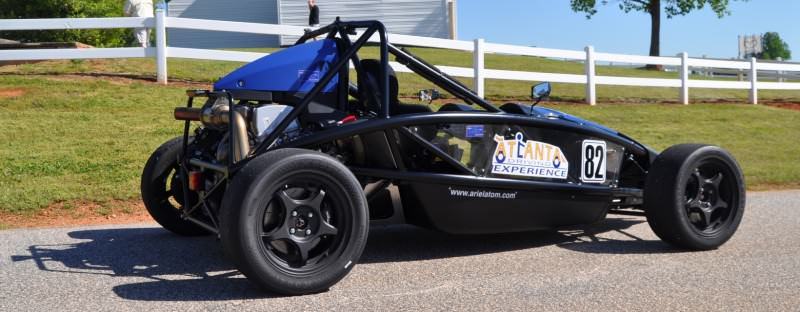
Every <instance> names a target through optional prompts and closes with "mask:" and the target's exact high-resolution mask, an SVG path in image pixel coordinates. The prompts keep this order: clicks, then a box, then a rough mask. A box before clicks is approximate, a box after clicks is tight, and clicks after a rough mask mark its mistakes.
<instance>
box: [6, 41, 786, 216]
mask: <svg viewBox="0 0 800 312" xmlns="http://www.w3.org/2000/svg"><path fill="white" fill-rule="evenodd" d="M414 52H415V53H417V54H419V55H421V56H423V57H426V58H428V59H429V60H431V62H432V63H435V64H446V65H457V66H469V65H470V64H471V56H469V54H468V53H454V54H453V56H452V57H449V56H448V57H444V56H442V55H440V53H436V52H437V51H435V50H432V49H414ZM367 53H374V51H367ZM506 58H507V59H506ZM240 65H241V64H240V63H233V62H212V61H195V60H170V63H169V66H170V77H171V78H175V79H179V80H184V81H192V82H200V83H209V82H212V81H213V80H214V79H216V78H217V77H219V76H221V75H224V74H225V73H227V72H229V71H230V70H232V69H234V68H236V67H238V66H240ZM582 66H583V65H582V64H578V63H569V62H559V61H552V60H544V59H540V58H513V59H512V58H510V57H508V56H497V55H490V56H489V57H488V58H487V67H490V68H500V69H514V70H537V71H550V72H556V71H558V72H580V71H581V70H582ZM604 71H608V72H604ZM153 72H154V64H153V61H152V60H141V59H122V60H96V61H95V60H93V61H88V60H87V61H82V62H69V61H63V62H42V63H38V64H27V65H21V66H6V67H0V94H2V91H3V90H12V89H14V90H19V89H21V90H22V91H23V92H24V94H23V95H21V96H16V97H1V96H0V121H2V124H3V126H2V127H0V211H3V212H19V213H23V212H32V211H35V210H37V209H39V208H41V207H44V206H47V205H48V204H51V203H53V202H58V201H69V200H89V201H97V202H106V201H109V200H114V199H123V200H124V199H130V198H136V197H138V196H139V186H138V183H139V175H140V173H141V169H142V167H143V165H144V162H145V161H146V159H147V157H148V156H149V154H150V153H151V152H152V151H153V150H154V149H155V148H156V147H157V146H158V145H160V144H161V143H162V142H163V141H165V140H167V139H169V138H171V137H174V136H177V135H179V134H180V132H181V124H180V123H179V122H176V121H174V120H173V119H172V109H173V108H174V107H175V106H181V105H184V102H185V97H184V92H183V91H184V89H187V88H189V87H196V86H195V85H191V86H187V85H186V84H173V85H170V86H158V85H155V84H153V83H151V82H147V81H141V80H136V79H134V80H132V81H131V80H124V81H123V80H120V79H114V78H113V77H112V78H109V77H108V76H107V75H112V76H113V75H121V76H132V77H144V78H152V77H153ZM598 72H600V73H601V74H605V73H608V74H614V75H626V76H635V75H643V76H654V77H662V76H669V75H674V73H659V72H650V71H644V70H636V69H620V68H601V69H599V70H598ZM65 74H70V75H65ZM98 74H100V75H101V76H100V77H88V76H91V75H98ZM400 79H401V86H402V87H401V88H402V92H403V93H404V94H405V95H407V96H410V95H413V94H414V93H415V92H416V90H418V89H422V88H429V87H431V86H430V85H429V84H427V83H425V82H424V81H422V80H421V79H419V78H417V77H413V76H411V75H403V76H401V77H400ZM467 82H468V81H467ZM529 85H530V84H528V83H522V82H507V81H488V82H487V95H488V96H489V97H490V98H502V99H508V98H517V99H524V98H525V96H526V94H527V93H528V91H529ZM703 92H707V93H703ZM737 92H738V91H737ZM598 93H599V94H600V102H601V104H600V105H598V106H596V107H589V106H586V105H578V104H546V103H545V104H543V105H546V106H550V107H554V108H556V109H560V110H564V111H566V112H569V113H573V114H576V115H578V116H581V117H585V118H587V119H590V120H593V121H597V122H600V123H602V124H606V125H608V126H610V127H612V128H616V129H618V130H620V131H622V132H624V133H626V134H628V135H631V136H632V137H634V138H636V139H638V140H640V141H642V142H643V143H645V144H648V145H650V146H652V147H654V148H656V149H658V150H661V149H663V148H665V147H667V146H669V145H672V144H676V143H683V142H704V143H711V144H717V145H720V146H722V147H725V148H727V149H729V150H730V151H731V152H732V153H733V155H734V156H736V157H737V159H738V160H739V161H740V162H741V164H742V167H743V168H744V171H745V177H746V180H747V182H748V187H750V188H751V189H753V188H755V189H763V188H771V187H797V186H800V165H798V164H797V162H798V160H800V158H798V155H800V144H798V142H800V112H798V111H790V110H784V109H778V108H773V107H768V106H761V105H758V106H754V105H738V104H724V105H723V104H693V105H689V106H683V105H665V104H647V105H643V104H632V103H644V102H647V103H657V102H664V101H674V100H675V99H676V98H677V90H670V89H657V88H633V87H599V88H598ZM693 94H694V95H693V99H694V100H695V101H696V102H701V101H705V100H708V101H712V100H717V99H720V98H739V99H745V98H746V92H744V91H743V92H742V94H738V93H735V92H733V93H732V92H729V91H719V90H696V91H693ZM553 95H554V96H556V97H557V98H559V99H567V100H570V99H576V100H580V99H582V97H583V88H582V86H580V85H562V84H557V85H555V89H554V93H553ZM762 96H764V97H770V96H774V98H776V99H777V98H782V99H798V98H800V94H798V93H797V92H795V93H791V92H786V93H775V94H770V93H768V92H762ZM603 102H606V103H608V102H617V104H613V105H608V104H606V105H604V104H603ZM618 102H630V103H625V104H619V103H618Z"/></svg>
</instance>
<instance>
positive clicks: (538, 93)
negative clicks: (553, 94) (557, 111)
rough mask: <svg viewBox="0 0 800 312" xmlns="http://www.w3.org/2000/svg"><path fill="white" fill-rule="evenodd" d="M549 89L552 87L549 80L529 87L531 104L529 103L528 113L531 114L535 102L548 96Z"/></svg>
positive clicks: (537, 102)
mask: <svg viewBox="0 0 800 312" xmlns="http://www.w3.org/2000/svg"><path fill="white" fill-rule="evenodd" d="M551 90H552V88H551V86H550V83H549V82H542V83H538V84H536V85H533V86H532V87H531V99H533V104H531V110H530V112H529V113H528V114H529V115H533V107H534V106H536V104H539V102H541V101H542V100H544V99H547V98H548V97H550V91H551Z"/></svg>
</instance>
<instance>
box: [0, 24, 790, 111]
mask: <svg viewBox="0 0 800 312" xmlns="http://www.w3.org/2000/svg"><path fill="white" fill-rule="evenodd" d="M142 27H146V28H154V29H155V34H156V45H155V47H152V48H96V49H57V50H52V49H26V50H0V61H24V60H52V59H94V58H141V57H147V58H153V57H154V58H155V59H156V71H157V73H156V77H157V80H158V82H160V83H163V84H166V83H167V58H168V57H173V58H190V59H204V60H220V61H238V62H250V61H253V60H255V59H258V58H260V57H262V56H264V55H266V54H265V53H253V52H238V51H222V50H206V49H191V48H177V47H169V46H168V45H167V36H166V29H167V28H181V29H196V30H211V31H230V32H243V33H252V34H263V35H290V36H299V35H302V34H303V32H304V29H305V27H300V26H289V25H273V24H256V23H242V22H227V21H217V20H200V19H188V18H177V17H166V16H165V14H164V12H163V11H162V10H156V14H155V17H152V18H140V17H119V18H55V19H4V20H0V30H53V29H104V28H142ZM389 40H390V41H391V42H392V43H394V44H396V45H408V46H419V47H431V48H443V49H452V50H461V51H469V52H472V53H473V67H472V68H465V67H452V66H438V67H439V68H440V69H441V70H442V71H444V72H446V73H448V74H450V75H453V76H457V77H467V78H473V79H474V82H475V83H474V89H475V90H474V91H475V92H476V93H477V94H478V95H479V96H481V97H483V96H484V92H485V88H484V81H485V80H486V79H505V80H521V81H551V82H561V83H576V84H585V86H586V102H587V103H589V104H591V105H595V104H596V102H597V92H596V86H597V85H617V86H641V87H672V88H679V90H680V93H679V99H680V102H681V103H683V104H689V90H690V88H713V89H743V90H750V96H749V101H750V103H753V104H757V103H758V90H765V89H766V90H800V83H792V82H765V81H758V71H759V70H760V71H776V72H781V73H787V72H798V73H800V64H791V63H783V62H771V63H764V62H757V61H756V59H755V58H753V59H751V60H749V61H731V60H713V59H705V58H690V57H689V56H688V54H687V53H681V54H679V55H678V56H677V57H663V56H658V57H653V56H640V55H626V54H610V53H602V52H595V51H594V48H593V47H592V46H587V47H586V49H585V50H584V51H573V50H561V49H547V48H536V47H525V46H515V45H507V44H497V43H488V42H485V41H484V40H483V39H475V40H474V41H463V40H448V39H439V38H429V37H417V36H407V35H397V34H392V35H390V39H389ZM371 41H377V35H376V36H375V37H373V38H372V39H371ZM486 53H502V54H507V55H522V56H536V57H546V58H557V59H566V60H576V61H582V62H583V63H584V68H585V71H584V74H581V75H578V74H560V73H541V72H528V71H516V70H498V69H487V68H485V66H484V65H485V63H484V56H485V54H486ZM597 62H614V63H628V64H657V65H664V66H674V67H677V68H678V69H679V70H678V73H679V77H678V78H676V79H664V78H635V77H617V76H598V75H596V72H595V66H596V64H597ZM390 64H391V66H392V67H393V68H394V69H395V70H396V71H399V72H410V70H409V69H408V68H406V67H405V66H403V65H401V64H399V63H396V62H390ZM692 67H695V68H698V67H711V68H723V69H737V70H746V71H748V72H749V74H748V77H749V81H731V80H697V79H689V73H690V70H691V68H692Z"/></svg>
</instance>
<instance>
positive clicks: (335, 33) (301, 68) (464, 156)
mask: <svg viewBox="0 0 800 312" xmlns="http://www.w3.org/2000/svg"><path fill="white" fill-rule="evenodd" d="M357 29H361V30H363V31H362V32H361V33H360V34H358V33H357V32H356V30H357ZM375 34H377V36H378V37H379V38H380V40H379V43H378V46H379V52H380V53H379V59H362V58H359V56H358V53H357V52H358V51H359V50H360V49H361V48H362V47H363V46H365V44H366V43H367V42H368V38H370V37H371V36H373V35H375ZM351 36H353V37H356V36H357V39H356V40H351ZM312 39H314V40H312ZM390 55H393V56H394V57H395V59H396V61H397V62H399V63H401V64H403V65H405V66H406V67H408V68H409V69H410V70H412V71H413V72H415V73H416V74H418V75H419V76H421V77H423V78H425V79H427V80H428V81H430V82H431V83H433V84H435V85H436V86H438V88H441V89H442V90H444V91H446V92H447V93H449V94H450V95H451V96H453V97H455V98H457V99H458V100H453V101H452V102H451V103H447V104H444V105H442V106H440V107H439V108H438V110H437V111H435V112H434V111H432V109H431V106H429V105H419V104H405V103H402V102H400V101H399V99H398V80H397V78H396V76H395V74H394V72H393V70H392V67H390V65H389V56H390ZM351 64H352V66H353V67H354V69H355V79H353V80H355V81H353V82H354V83H352V82H351V75H350V73H351V72H350V70H351V68H350V66H351ZM442 93H444V92H442ZM549 93H550V85H549V84H548V83H543V84H539V85H536V86H534V87H533V88H532V97H533V98H534V99H535V101H536V102H537V103H538V101H539V100H541V99H542V98H545V97H547V95H548V94H549ZM437 94H438V92H436V91H434V90H427V91H422V92H421V95H422V96H423V97H426V98H428V99H431V98H434V97H436V95H437ZM188 95H189V100H188V105H187V106H186V107H179V108H176V109H175V118H176V119H178V120H182V121H185V126H184V133H183V136H182V137H178V138H176V139H173V140H171V141H169V142H167V143H165V144H164V145H162V146H161V147H159V148H158V149H157V150H156V151H155V152H154V153H153V155H152V156H151V157H150V159H149V160H148V162H147V164H146V165H145V169H144V172H143V174H142V184H141V187H142V197H143V200H144V203H145V205H146V207H147V209H148V211H149V212H150V214H151V215H152V216H153V218H154V219H155V220H156V221H157V222H158V223H160V224H161V225H162V226H163V227H164V228H166V229H168V230H170V231H172V232H175V233H177V234H181V235H203V234H209V233H214V234H216V235H218V237H219V238H220V240H221V242H222V247H223V249H224V250H225V252H226V254H227V255H228V256H229V258H230V260H232V261H233V262H234V263H235V264H236V266H237V268H239V270H240V271H241V272H242V273H244V274H245V275H246V276H247V277H248V278H249V279H250V280H252V281H253V282H255V283H256V284H258V285H260V286H262V287H263V288H264V289H267V290H269V291H273V292H276V293H281V294H304V293H313V292H319V291H323V290H326V289H328V288H329V287H330V286H332V285H333V284H335V283H336V282H338V281H339V280H340V279H342V278H343V277H344V276H345V275H346V274H347V273H348V272H349V271H350V270H351V269H352V268H353V266H354V265H355V264H356V263H357V262H358V260H359V256H360V255H361V252H362V250H363V249H364V244H365V242H366V240H367V233H368V228H369V224H370V221H371V220H372V221H375V222H384V223H386V222H405V223H410V224H414V225H419V226H423V227H427V228H432V229H436V230H440V231H444V232H447V233H470V234H472V233H498V232H517V231H532V230H539V229H551V228H555V227H559V226H566V225H576V224H586V223H592V222H597V221H600V220H602V219H603V218H604V217H605V216H606V214H608V213H609V212H615V211H620V210H621V211H626V212H638V213H640V214H643V215H646V216H647V221H648V223H649V224H650V226H651V227H652V229H653V231H654V232H655V233H656V234H657V235H658V236H659V237H660V238H661V239H662V240H664V241H666V242H668V243H670V244H672V245H674V246H676V247H678V248H683V249H690V250H707V249H714V248H717V247H718V246H720V245H722V244H723V243H724V242H725V241H727V240H728V239H729V238H730V237H731V236H732V235H733V233H734V232H735V231H736V229H737V227H738V225H739V222H740V221H741V218H742V214H743V212H744V205H745V189H744V180H743V177H742V173H741V170H740V168H739V165H738V164H737V163H736V161H735V160H734V158H733V157H732V156H731V155H730V154H729V153H728V152H727V151H725V150H723V149H721V148H719V147H715V146H709V145H700V144H681V145H676V146H673V147H670V148H668V149H666V150H665V151H663V152H661V153H657V152H655V151H653V150H652V149H649V148H648V147H646V146H645V145H643V144H641V143H639V142H637V141H635V140H633V139H631V138H629V137H627V136H625V135H623V134H621V133H619V132H616V131H614V130H611V129H609V128H606V127H603V126H601V125H598V124H595V123H592V122H589V121H586V120H582V119H579V118H577V117H574V116H571V115H568V114H565V113H561V112H558V111H555V110H552V109H547V108H542V107H538V106H535V103H534V104H533V105H531V104H520V103H506V104H503V105H501V106H499V107H498V106H494V105H492V104H491V103H489V102H488V101H486V100H484V99H483V98H480V97H478V96H477V95H476V94H475V93H473V92H472V91H470V90H469V89H468V88H467V87H466V86H464V85H463V84H461V83H460V82H459V81H458V80H456V79H454V78H452V77H450V76H448V75H447V74H445V73H443V72H441V71H440V70H438V69H437V68H436V67H434V66H432V65H430V64H428V63H426V62H425V61H423V60H421V59H419V58H417V57H415V56H414V55H412V54H411V53H409V52H408V51H406V50H404V49H399V48H397V47H395V46H393V45H392V44H390V43H389V42H388V41H387V36H386V31H385V28H384V26H383V25H382V24H381V23H379V22H376V21H364V22H342V21H339V20H337V21H336V22H334V23H333V24H331V25H328V26H325V27H322V28H320V29H318V30H315V31H310V32H307V33H306V34H305V35H304V36H302V37H301V38H300V39H299V40H298V42H297V44H296V45H294V46H292V47H289V48H286V49H284V50H281V51H279V52H276V53H274V54H271V55H268V56H266V57H264V58H261V59H259V60H256V61H254V62H252V63H250V64H248V65H245V66H243V67H241V68H239V69H237V70H236V71H234V72H232V73H230V74H229V75H227V76H226V77H223V78H221V79H220V80H219V81H218V82H217V83H216V84H215V85H214V90H211V91H200V90H193V91H189V92H188ZM198 97H203V98H206V101H205V103H204V104H203V105H202V106H201V107H194V106H193V103H194V99H195V98H198ZM192 121H196V122H197V123H194V125H195V126H194V127H193V126H192V125H193V123H192Z"/></svg>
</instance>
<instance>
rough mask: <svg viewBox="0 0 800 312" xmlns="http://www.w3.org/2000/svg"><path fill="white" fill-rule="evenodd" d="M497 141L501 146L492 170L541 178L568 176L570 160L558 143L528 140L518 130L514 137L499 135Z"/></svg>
mask: <svg viewBox="0 0 800 312" xmlns="http://www.w3.org/2000/svg"><path fill="white" fill-rule="evenodd" d="M494 141H495V142H497V147H495V150H494V155H493V156H492V169H491V172H492V173H494V174H505V175H516V176H524V177H537V178H552V179H566V178H567V174H568V173H569V162H567V157H566V156H564V153H562V152H561V148H559V147H558V146H555V145H552V144H547V143H544V142H539V141H533V140H525V139H524V138H523V137H522V132H517V134H515V135H514V138H513V139H506V138H504V137H502V136H499V135H497V134H495V135H494Z"/></svg>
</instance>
